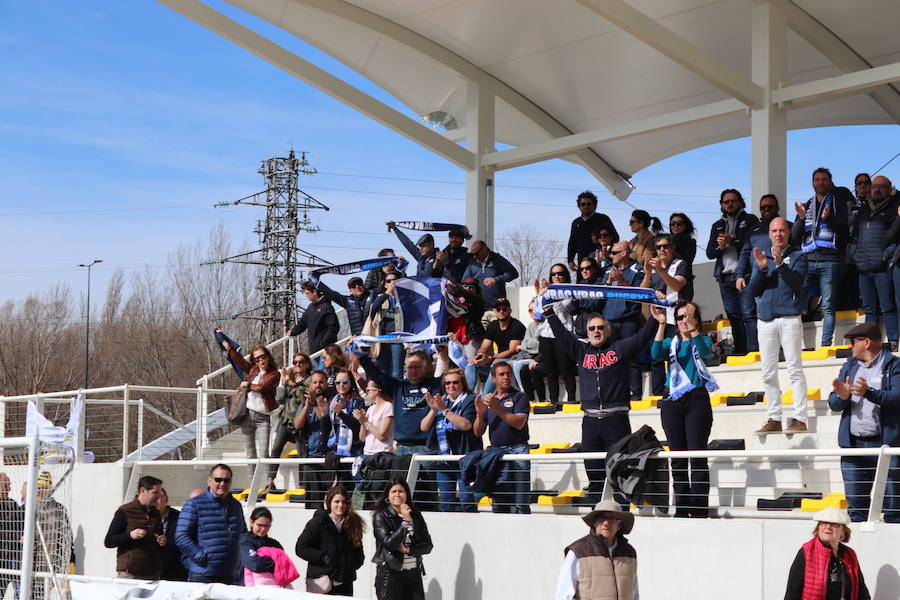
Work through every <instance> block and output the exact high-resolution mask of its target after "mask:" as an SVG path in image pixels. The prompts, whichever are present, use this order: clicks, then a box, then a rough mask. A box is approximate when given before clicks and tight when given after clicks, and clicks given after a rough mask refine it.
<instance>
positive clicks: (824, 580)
mask: <svg viewBox="0 0 900 600" xmlns="http://www.w3.org/2000/svg"><path fill="white" fill-rule="evenodd" d="M803 555H804V558H805V559H806V571H805V573H804V577H803V600H824V598H825V592H826V591H827V589H828V565H829V563H830V562H831V548H829V547H827V546H825V545H824V544H823V543H822V542H820V541H819V538H818V537H814V538H813V539H811V540H809V541H808V542H806V543H805V544H803ZM841 562H842V563H844V567H845V568H846V569H847V575H849V576H850V585H851V589H850V600H858V599H859V562H858V561H857V560H856V552H854V551H853V550H851V549H850V548H849V547H847V546H844V552H843V554H842V555H841Z"/></svg>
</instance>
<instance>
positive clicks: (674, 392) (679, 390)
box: [669, 335, 719, 400]
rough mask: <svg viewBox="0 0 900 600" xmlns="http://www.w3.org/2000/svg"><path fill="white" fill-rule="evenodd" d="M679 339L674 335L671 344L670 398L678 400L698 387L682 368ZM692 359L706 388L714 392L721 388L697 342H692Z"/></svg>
mask: <svg viewBox="0 0 900 600" xmlns="http://www.w3.org/2000/svg"><path fill="white" fill-rule="evenodd" d="M679 339H680V338H679V337H678V336H677V335H676V336H673V337H672V344H671V345H670V346H669V398H670V399H672V400H678V399H679V398H681V397H682V396H684V395H685V394H687V393H688V392H690V391H691V390H692V389H694V388H695V387H697V386H695V385H694V384H693V383H692V382H691V379H690V377H688V376H687V373H685V372H684V369H683V368H681V363H679V362H678V341H679ZM691 359H692V360H693V361H694V368H695V369H697V375H699V376H700V379H702V380H703V385H704V386H706V390H707V391H708V392H710V393H712V392H715V391H716V390H717V389H719V384H718V383H716V380H715V378H714V377H713V376H712V373H710V372H709V369H707V368H706V364H705V363H704V362H703V359H702V358H700V352H699V351H698V350H697V345H696V344H691Z"/></svg>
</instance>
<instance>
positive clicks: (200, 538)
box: [175, 463, 247, 585]
mask: <svg viewBox="0 0 900 600" xmlns="http://www.w3.org/2000/svg"><path fill="white" fill-rule="evenodd" d="M231 478H232V473H231V467H229V466H228V465H225V464H222V463H219V464H217V465H215V466H214V467H213V468H212V469H210V471H209V478H208V479H207V485H208V486H209V488H208V489H207V490H206V491H205V492H204V493H202V494H200V495H199V496H196V497H194V498H191V499H190V500H188V501H187V502H185V503H184V507H182V509H181V515H180V516H179V517H178V526H177V528H176V529H175V542H176V543H177V544H178V549H179V550H181V557H182V560H183V561H184V564H185V566H187V568H188V581H197V582H202V583H224V584H227V585H234V584H235V583H237V582H236V580H235V576H236V574H237V567H238V563H239V560H238V559H239V556H238V552H239V546H238V541H239V539H240V537H241V534H242V533H244V532H245V531H247V524H246V523H245V522H244V511H243V510H241V504H240V502H238V501H237V500H235V499H234V496H232V495H231Z"/></svg>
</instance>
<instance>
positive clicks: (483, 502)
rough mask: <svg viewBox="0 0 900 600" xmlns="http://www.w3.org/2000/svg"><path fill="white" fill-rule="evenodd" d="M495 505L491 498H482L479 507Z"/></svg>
mask: <svg viewBox="0 0 900 600" xmlns="http://www.w3.org/2000/svg"><path fill="white" fill-rule="evenodd" d="M492 503H493V500H491V497H490V496H482V498H481V499H480V500H478V506H490V505H491V504H492Z"/></svg>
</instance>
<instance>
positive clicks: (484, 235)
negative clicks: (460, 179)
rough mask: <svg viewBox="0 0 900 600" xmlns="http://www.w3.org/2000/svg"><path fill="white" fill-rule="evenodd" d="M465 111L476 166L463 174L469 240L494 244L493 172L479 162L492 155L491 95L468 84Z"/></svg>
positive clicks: (469, 141) (475, 85)
mask: <svg viewBox="0 0 900 600" xmlns="http://www.w3.org/2000/svg"><path fill="white" fill-rule="evenodd" d="M467 98H468V103H467V108H466V111H467V112H466V124H467V127H466V130H467V133H466V145H467V146H468V149H469V151H470V152H472V153H473V154H474V155H475V165H474V168H473V169H472V170H471V171H468V172H467V173H466V225H468V227H469V231H470V232H471V233H472V239H473V241H474V240H483V241H484V242H485V243H486V244H487V245H488V246H492V245H493V243H494V168H493V167H490V166H488V167H485V166H482V158H483V157H484V155H485V154H486V153H488V152H493V151H494V92H493V90H491V89H490V88H488V87H487V86H485V85H483V84H479V83H477V82H474V81H472V82H469V84H468V89H467Z"/></svg>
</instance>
